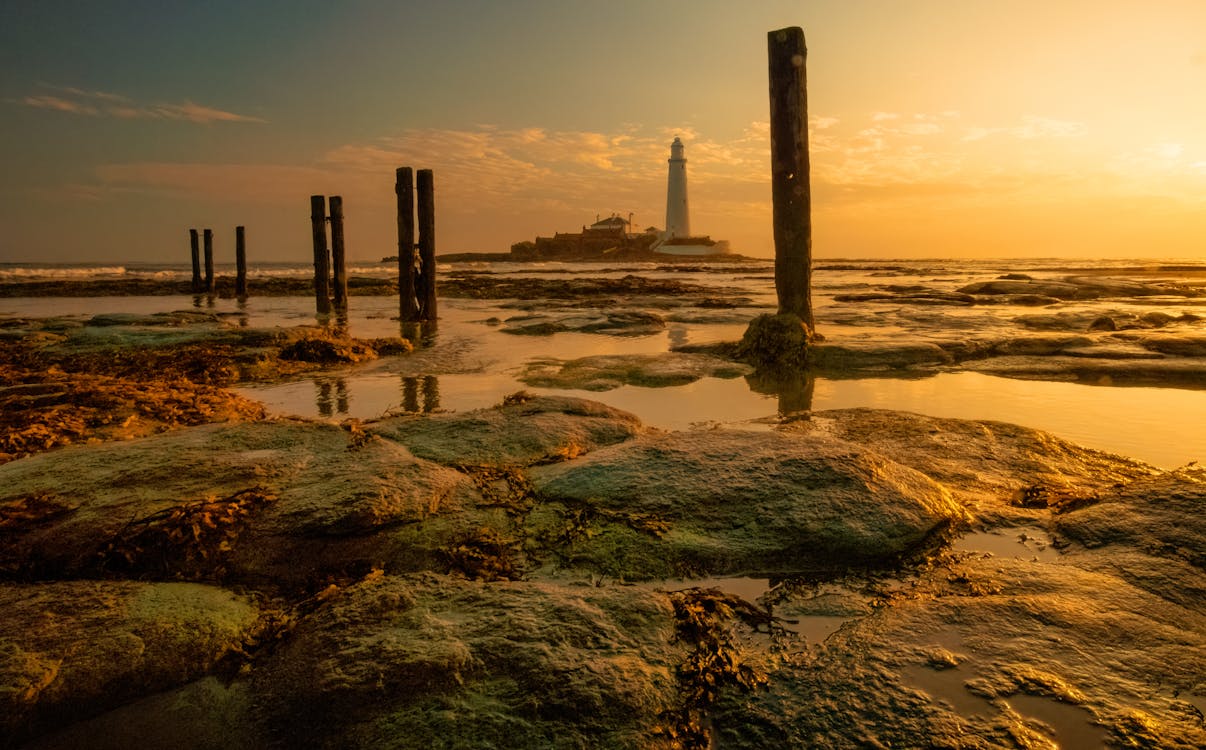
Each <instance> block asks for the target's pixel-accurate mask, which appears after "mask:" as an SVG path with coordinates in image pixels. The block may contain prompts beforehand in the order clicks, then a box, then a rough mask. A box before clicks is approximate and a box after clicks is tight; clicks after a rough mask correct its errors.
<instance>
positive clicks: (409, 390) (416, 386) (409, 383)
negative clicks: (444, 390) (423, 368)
mask: <svg viewBox="0 0 1206 750" xmlns="http://www.w3.org/2000/svg"><path fill="white" fill-rule="evenodd" d="M420 393H421V394H422V396H423V405H422V407H421V408H420V406H419V395H420ZM402 410H403V411H407V412H411V413H413V414H418V413H420V412H422V413H423V414H430V413H431V412H433V411H439V410H440V381H439V378H437V377H436V376H435V375H424V376H422V377H415V376H406V375H404V376H402Z"/></svg>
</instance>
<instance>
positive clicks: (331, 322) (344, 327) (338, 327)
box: [327, 310, 348, 337]
mask: <svg viewBox="0 0 1206 750" xmlns="http://www.w3.org/2000/svg"><path fill="white" fill-rule="evenodd" d="M327 326H328V327H329V328H330V330H331V333H332V334H334V335H335V336H341V337H344V336H347V335H348V311H347V310H336V311H335V314H334V316H333V317H331V318H328V322H327Z"/></svg>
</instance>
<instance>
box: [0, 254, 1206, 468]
mask: <svg viewBox="0 0 1206 750" xmlns="http://www.w3.org/2000/svg"><path fill="white" fill-rule="evenodd" d="M216 273H217V274H218V275H219V276H224V275H233V274H234V268H233V264H229V265H227V264H218V265H217V266H216ZM311 274H312V267H311V266H310V265H309V264H303V263H265V264H259V265H256V264H251V266H250V267H249V269H248V278H249V286H250V296H249V298H248V299H246V300H245V301H238V300H235V299H225V298H205V297H194V296H192V295H179V296H153V297H152V296H122V297H35V296H7V297H0V318H3V317H20V318H30V317H51V316H64V315H68V316H78V317H80V318H81V319H87V318H89V317H91V316H93V315H96V314H100V313H114V312H127V313H140V314H149V313H155V312H166V311H172V310H180V309H198V308H199V309H203V310H207V311H210V312H212V313H214V314H216V315H219V316H222V317H223V318H225V319H226V320H228V321H229V322H230V323H231V324H232V325H242V326H253V327H265V326H267V327H271V326H295V325H304V324H309V325H314V324H329V323H330V321H329V320H328V319H325V318H320V317H318V316H317V315H316V313H315V310H314V301H313V299H312V298H310V297H306V296H294V297H268V296H262V297H260V296H256V295H255V282H256V279H259V278H268V277H297V278H308V277H309V276H310V275H311ZM348 274H349V276H350V277H358V276H373V277H383V278H388V277H393V276H394V275H395V274H396V268H395V266H394V265H393V264H392V263H385V262H380V263H378V262H369V261H363V262H353V263H350V264H349V269H348ZM1006 274H1025V275H1027V276H1030V277H1032V278H1036V279H1051V280H1056V279H1062V278H1065V277H1070V276H1084V275H1092V276H1094V277H1105V278H1110V279H1131V280H1140V281H1147V282H1150V281H1161V282H1172V283H1177V284H1183V285H1188V286H1193V287H1194V288H1196V289H1203V288H1206V287H1204V286H1203V285H1204V284H1206V261H1204V260H1196V259H1188V260H1187V259H1176V258H1161V259H1151V258H1145V259H1141V260H1127V259H1119V260H1101V261H1099V260H1093V261H1086V260H1081V259H1075V260H1074V259H1060V258H1030V259H975V260H969V259H923V260H885V259H874V260H870V259H816V260H814V262H813V272H812V288H813V302H814V309H815V316H816V321H817V330H818V332H819V333H821V334H822V335H823V336H824V337H825V339H826V341H827V342H829V343H834V344H839V345H840V344H854V345H858V346H862V347H874V346H875V345H876V344H880V343H893V344H899V343H901V342H919V343H921V342H932V343H942V342H952V341H972V340H996V339H1004V338H1010V337H1024V336H1032V335H1039V334H1040V333H1041V332H1042V330H1043V329H1042V320H1053V321H1058V320H1061V319H1063V320H1071V319H1075V320H1087V319H1092V318H1093V317H1096V316H1099V315H1105V316H1114V317H1119V318H1129V317H1134V316H1137V315H1143V314H1147V313H1152V312H1156V313H1165V314H1167V315H1169V316H1172V317H1181V319H1182V320H1187V321H1190V322H1183V323H1178V325H1177V326H1176V328H1175V331H1172V333H1173V334H1175V335H1183V336H1188V337H1197V338H1203V337H1206V296H1199V297H1193V296H1178V295H1165V296H1155V297H1142V298H1132V297H1125V298H1109V299H1096V300H1077V301H1068V302H1060V303H1058V304H1053V305H1047V306H1039V307H1036V306H1033V305H1018V304H987V305H980V304H977V305H967V306H962V305H951V304H932V303H931V304H923V303H918V302H916V301H913V302H897V301H892V300H890V299H889V300H878V301H861V302H851V301H843V300H842V299H841V297H843V296H844V295H859V294H865V293H876V292H885V293H889V294H893V293H900V292H907V291H909V290H914V291H917V290H930V291H937V292H953V291H955V290H957V289H959V288H960V287H962V286H964V285H966V284H969V283H972V282H976V281H987V280H991V279H995V278H998V277H1000V276H1003V275H1006ZM437 275H438V277H449V276H454V275H461V276H466V275H468V276H472V275H479V276H485V275H493V276H509V277H514V278H538V279H549V280H554V281H555V280H564V281H567V282H568V281H569V280H572V279H582V278H622V277H624V276H627V275H636V276H643V277H647V278H656V279H676V280H680V281H683V282H685V283H689V284H696V285H702V286H706V287H713V288H715V289H716V292H717V297H718V298H724V299H728V300H736V305H735V306H732V307H723V306H716V307H713V306H708V307H689V306H685V305H681V304H676V303H673V302H670V303H667V302H666V300H665V299H662V300H634V301H630V302H626V301H625V300H623V299H619V300H616V301H614V304H616V305H618V307H611V308H608V309H611V310H614V309H624V310H629V309H639V310H642V311H646V312H653V313H655V314H657V315H659V316H660V317H661V318H662V319H663V320H664V321H665V327H664V328H661V329H658V330H655V331H648V330H645V331H636V332H632V335H617V334H616V333H614V332H613V333H598V332H594V333H588V332H575V331H565V332H558V333H553V334H551V335H518V334H516V333H514V331H515V330H516V329H519V328H522V327H523V326H524V325H525V324H527V323H530V322H532V321H541V320H546V321H566V320H571V319H581V318H582V317H583V316H590V315H599V314H600V312H599V310H598V309H594V308H592V306H591V303H590V301H589V300H547V299H546V300H513V299H504V300H494V299H467V298H441V299H440V300H439V320H438V322H437V325H436V326H434V327H433V329H432V330H428V331H427V332H426V333H425V335H424V336H423V338H422V340H421V341H420V342H418V343H419V344H420V345H419V347H418V348H417V349H416V351H415V352H414V353H413V354H410V355H406V356H401V357H386V358H383V359H381V360H378V361H376V362H372V363H368V364H365V365H357V366H352V367H347V368H341V369H335V370H326V371H324V372H321V373H318V374H311V375H305V376H299V377H297V378H295V379H292V380H287V381H284V382H272V383H262V384H245V385H242V386H240V387H238V388H235V389H234V390H236V391H238V392H239V393H241V394H242V395H244V396H247V397H249V398H252V399H255V400H258V401H260V402H262V403H264V404H265V405H266V406H267V407H268V409H269V410H270V412H271V413H273V414H278V415H292V416H300V417H306V418H312V419H323V420H336V421H338V420H343V419H348V418H357V419H373V418H377V417H380V416H383V415H386V414H398V413H406V412H420V413H422V412H438V411H465V410H470V409H476V408H482V407H487V406H491V405H493V404H497V403H499V402H500V401H501V400H502V398H503V397H504V396H506V395H508V394H511V393H514V392H516V391H519V390H527V391H529V392H533V393H556V394H564V395H573V396H578V397H583V398H590V399H594V400H597V401H601V402H604V403H607V404H609V405H612V406H615V407H618V408H621V409H624V410H627V411H630V412H633V413H635V414H636V415H638V416H639V417H640V418H641V419H642V420H643V421H644V422H645V423H646V424H648V425H651V426H653V427H657V428H662V429H667V430H689V429H711V428H714V427H726V428H733V429H745V430H767V429H773V427H774V425H775V424H776V423H777V421H778V420H779V419H780V417H781V416H782V413H783V412H784V411H785V410H786V409H787V408H788V406H785V404H784V399H783V398H781V396H780V395H779V394H775V393H764V392H760V391H759V390H757V389H756V387H755V385H756V384H752V383H751V382H750V381H749V380H747V379H746V378H744V377H728V378H718V377H704V378H701V379H699V380H695V381H694V382H690V383H686V384H683V385H675V386H670V387H658V388H653V387H642V386H638V385H620V386H619V387H614V388H611V389H608V390H589V391H587V390H577V389H552V388H542V387H535V386H533V385H530V384H529V383H526V382H525V377H528V376H529V375H530V373H531V372H532V371H533V369H534V368H541V367H543V368H546V369H547V368H548V367H550V366H552V365H556V364H557V363H559V362H563V361H570V360H577V359H580V358H584V357H592V356H597V355H632V354H641V355H645V354H652V355H656V354H661V353H665V352H668V351H670V350H671V349H672V348H675V347H680V346H684V345H691V344H709V343H717V342H723V341H734V340H737V339H739V338H740V337H741V335H742V333H743V332H744V330H745V327H746V324H747V322H748V321H749V320H750V319H751V318H752V317H754V316H755V315H758V314H761V313H764V312H767V311H770V310H772V309H773V308H774V306H775V290H774V268H773V262H772V261H771V260H769V259H767V260H751V261H748V262H737V263H733V262H726V263H698V264H692V265H665V264H658V263H643V262H618V261H617V262H607V261H602V262H598V263H578V262H575V263H569V262H564V263H563V262H535V263H504V262H492V263H441V264H440V266H439V268H438V274H437ZM190 277H191V268H190V266H188V265H187V264H156V263H133V262H131V263H94V264H83V263H79V264H50V263H45V264H38V263H0V283H13V282H17V283H20V282H29V281H44V280H91V279H158V280H164V281H179V280H187V279H189V278H190ZM1195 285H1196V286H1195ZM17 294H18V295H19V292H17ZM693 296H694V297H695V298H698V297H699V295H693ZM1186 314H1188V315H1186ZM396 316H397V300H396V298H394V297H385V296H382V297H373V296H352V297H351V299H350V303H349V310H348V315H347V319H346V322H345V324H346V326H347V329H348V332H349V333H350V334H351V335H353V336H357V337H363V338H371V337H385V336H397V335H399V334H400V333H401V332H404V331H403V328H402V326H401V324H400V323H399V322H398V320H397V317H396ZM1036 316H1038V317H1037V318H1036ZM1195 317H1196V319H1197V320H1196V322H1193V320H1192V319H1193V318H1195ZM1036 321H1039V322H1038V323H1036ZM1163 333H1165V334H1167V333H1169V331H1164V332H1163ZM1136 335H1141V334H1138V333H1137V334H1136ZM858 407H870V408H878V409H895V410H901V411H908V412H915V413H919V414H925V415H930V416H936V417H951V418H959V419H978V420H996V421H1002V422H1009V423H1013V424H1019V425H1023V426H1026V427H1032V428H1036V429H1041V430H1046V431H1049V432H1051V433H1053V434H1055V435H1057V436H1059V437H1062V438H1065V439H1068V440H1071V441H1073V442H1076V443H1079V444H1081V445H1084V446H1087V447H1090V448H1095V449H1099V450H1104V451H1109V452H1113V453H1118V454H1122V455H1125V456H1130V457H1132V458H1137V459H1139V460H1142V461H1146V462H1149V463H1151V464H1154V465H1156V466H1159V467H1163V468H1168V469H1172V468H1176V467H1179V466H1183V465H1186V464H1189V463H1191V462H1203V461H1206V427H1204V425H1206V382H1203V383H1194V382H1188V383H1187V382H1185V381H1184V379H1182V380H1181V381H1179V382H1177V383H1175V384H1173V383H1169V384H1159V383H1157V384H1145V385H1142V386H1124V385H1118V384H1116V383H1113V382H1112V381H1110V380H1108V379H1106V380H1102V381H1096V382H1094V383H1084V382H1079V381H1076V380H1074V379H1071V378H1067V379H1051V380H1032V379H1016V378H1007V377H998V376H994V375H988V374H983V373H978V372H961V371H957V370H956V371H944V372H938V373H936V374H932V373H922V374H919V373H916V372H909V371H890V372H889V371H885V372H876V373H874V374H872V375H870V376H866V377H843V378H831V377H816V378H815V380H814V381H813V382H812V383H810V389H809V392H808V396H807V401H806V403H804V404H801V403H799V400H798V398H797V399H793V400H792V403H791V404H790V409H791V410H793V411H795V410H798V409H801V408H804V409H811V410H812V411H821V410H826V409H845V408H858Z"/></svg>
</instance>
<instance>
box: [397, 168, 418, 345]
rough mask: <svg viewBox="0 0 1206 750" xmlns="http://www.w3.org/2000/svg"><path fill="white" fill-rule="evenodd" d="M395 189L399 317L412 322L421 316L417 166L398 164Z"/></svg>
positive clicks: (403, 320)
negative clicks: (417, 272) (417, 266)
mask: <svg viewBox="0 0 1206 750" xmlns="http://www.w3.org/2000/svg"><path fill="white" fill-rule="evenodd" d="M394 192H395V193H397V194H398V318H399V320H401V321H402V322H403V323H413V322H414V321H417V320H418V319H419V301H418V299H417V298H416V293H415V292H416V290H415V187H414V170H412V169H411V168H410V167H398V170H397V177H396V179H395V181H394Z"/></svg>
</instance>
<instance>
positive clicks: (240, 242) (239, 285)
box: [235, 227, 247, 299]
mask: <svg viewBox="0 0 1206 750" xmlns="http://www.w3.org/2000/svg"><path fill="white" fill-rule="evenodd" d="M235 296H236V297H238V298H239V299H246V298H247V235H246V234H245V233H244V231H243V227H235Z"/></svg>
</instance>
